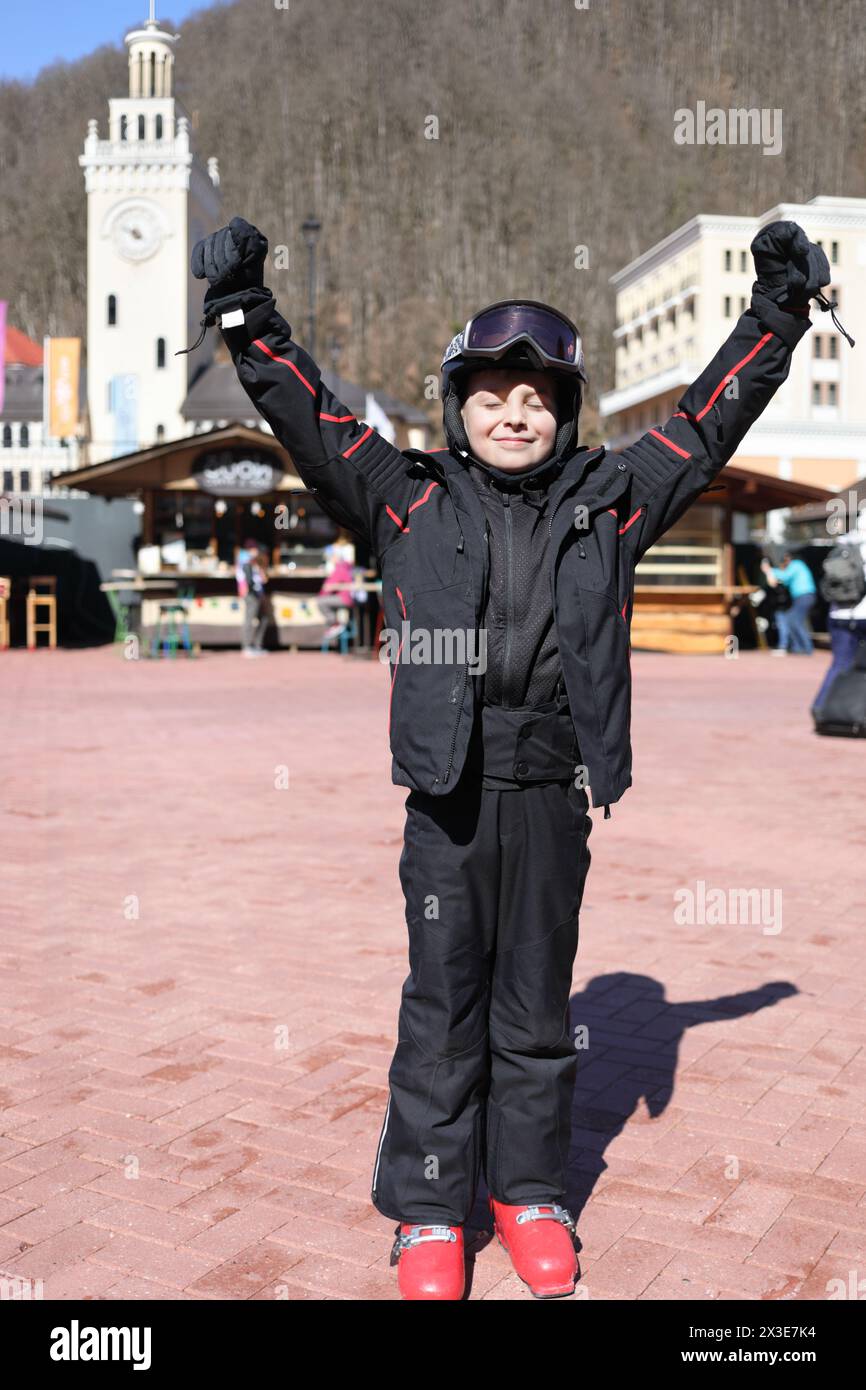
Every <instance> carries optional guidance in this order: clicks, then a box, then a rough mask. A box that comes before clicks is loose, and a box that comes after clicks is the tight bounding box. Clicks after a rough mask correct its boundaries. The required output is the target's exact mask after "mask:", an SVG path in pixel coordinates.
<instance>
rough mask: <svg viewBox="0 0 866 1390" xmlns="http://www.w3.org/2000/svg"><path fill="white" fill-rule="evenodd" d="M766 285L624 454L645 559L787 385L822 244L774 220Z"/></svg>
mask: <svg viewBox="0 0 866 1390" xmlns="http://www.w3.org/2000/svg"><path fill="white" fill-rule="evenodd" d="M752 253H753V255H754V257H755V268H756V272H757V275H758V279H757V280H756V281H755V283H754V285H753V287H752V300H751V304H750V307H749V308H748V309H747V310H746V312H745V313H744V314H742V315H741V316H740V318H739V319H738V321H737V323H736V324H735V326H734V329H733V332H732V333H731V335H730V337H729V338H728V339H727V341H726V342H725V343H723V344H722V346H721V347H720V348H719V351H718V352H717V353H716V355H715V357H714V358H713V360H712V361H711V362H710V363H709V365H708V366H707V367H705V368H704V370H703V371H702V372H701V374H700V376H699V377H698V378H697V379H696V380H695V381H694V382H692V384H691V386H690V387H689V388H688V390H687V391H686V392H685V395H684V396H683V397H682V399H681V400H680V401H679V404H678V407H677V410H676V411H675V413H674V414H673V415H672V416H671V417H670V419H669V420H667V421H666V423H665V424H663V425H659V426H657V427H656V428H654V429H650V430H648V431H647V433H646V434H644V435H643V436H642V437H641V438H640V439H639V440H637V442H636V443H635V444H632V445H630V446H629V447H628V448H627V449H624V450H623V451H622V454H621V458H622V459H623V461H624V462H625V463H626V465H627V467H628V469H629V472H630V473H631V477H632V485H631V497H630V502H631V506H632V510H633V511H635V512H637V509H640V519H639V521H638V523H637V524H636V525H635V526H633V527H632V534H631V536H630V537H629V538H628V539H629V541H630V543H631V545H632V546H633V547H634V549H635V552H636V558H637V559H640V558H641V556H642V555H643V554H644V553H645V552H646V551H647V550H648V549H649V547H650V546H651V545H653V544H655V542H656V541H657V540H658V539H659V537H660V536H662V535H664V533H665V531H667V530H668V528H669V527H671V526H672V525H673V524H674V522H675V521H677V520H678V519H679V517H680V516H682V514H683V513H684V512H685V511H686V510H687V509H688V507H690V506H691V504H692V502H694V500H695V498H696V497H698V496H699V495H700V493H701V492H703V490H704V489H705V488H706V487H708V486H709V484H710V483H711V482H712V481H713V479H714V478H715V477H716V475H717V474H718V473H719V472H720V471H721V469H722V468H723V467H724V466H725V464H726V463H727V462H728V460H729V459H730V458H731V457H732V456H733V454H735V453H736V451H737V448H738V447H739V445H740V442H741V441H742V439H743V437H744V435H745V434H746V433H747V431H748V430H749V428H750V427H751V425H752V424H754V422H755V420H757V418H758V416H759V415H760V414H761V412H762V411H763V410H764V409H765V407H766V406H767V404H768V402H769V401H770V400H771V399H772V398H773V396H774V395H775V393H776V392H777V391H778V389H779V387H780V386H781V385H782V382H783V381H784V380H785V379H786V377H787V375H788V371H789V369H790V365H791V355H792V353H793V351H794V348H795V347H796V346H797V343H798V342H799V341H800V339H801V338H802V336H803V334H804V333H805V332H806V331H807V329H808V328H810V327H811V320H810V318H809V299H810V298H811V297H814V296H817V295H818V293H819V291H820V287H821V285H826V284H828V283H829V281H830V268H829V265H828V264H827V258H826V256H825V255H824V252H823V251H822V250H821V248H820V247H818V246H814V245H812V243H811V242H809V240H808V238H807V237H806V235H805V233H804V232H803V230H802V228H801V227H798V226H797V224H796V223H795V222H775V223H772V224H771V226H770V227H767V228H765V229H764V230H763V231H762V232H760V233H759V234H758V236H757V237H755V240H754V241H753V242H752Z"/></svg>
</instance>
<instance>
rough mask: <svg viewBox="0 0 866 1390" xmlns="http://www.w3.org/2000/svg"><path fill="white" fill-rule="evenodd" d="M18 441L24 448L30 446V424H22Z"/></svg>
mask: <svg viewBox="0 0 866 1390" xmlns="http://www.w3.org/2000/svg"><path fill="white" fill-rule="evenodd" d="M18 443H19V445H20V446H21V448H22V449H29V448H30V426H29V425H22V426H21V429H20V431H19V433H18Z"/></svg>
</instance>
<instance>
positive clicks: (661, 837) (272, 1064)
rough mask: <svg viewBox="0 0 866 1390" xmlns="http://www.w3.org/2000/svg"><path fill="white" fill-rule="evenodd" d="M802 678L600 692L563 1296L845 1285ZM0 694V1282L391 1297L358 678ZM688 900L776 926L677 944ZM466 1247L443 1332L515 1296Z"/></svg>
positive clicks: (856, 1039)
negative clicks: (724, 893)
mask: <svg viewBox="0 0 866 1390" xmlns="http://www.w3.org/2000/svg"><path fill="white" fill-rule="evenodd" d="M826 659H827V658H826V657H824V656H816V657H814V658H813V659H811V660H806V659H797V658H791V659H790V660H789V661H787V662H784V663H783V662H774V661H771V660H769V659H768V658H767V657H764V656H761V655H758V654H744V655H742V656H741V657H739V658H738V659H737V660H734V661H728V660H725V659H723V658H720V657H705V658H703V657H702V658H690V659H687V658H679V659H677V658H673V657H663V656H657V655H648V654H636V655H635V657H634V659H633V665H634V687H635V717H634V737H635V746H636V750H637V753H636V759H635V778H636V786H635V787H634V788H632V789H631V790H630V791H629V792H628V793H627V794H626V797H625V799H624V800H623V801H622V802H620V803H619V804H618V805H616V806H615V807H614V808H613V813H612V818H611V820H609V821H608V822H605V821H604V820H603V818H602V813H601V812H600V811H599V812H596V813H594V815H593V820H594V830H593V836H592V841H591V848H592V854H593V861H594V862H593V867H592V870H591V872H590V875H589V880H588V886H587V893H586V899H585V903H584V911H583V915H582V919H581V943H580V949H579V952H578V960H577V966H576V971H575V980H574V1016H573V1017H574V1022H575V1023H584V1024H587V1025H588V1027H589V1036H590V1048H589V1050H588V1052H587V1053H585V1054H584V1055H582V1057H581V1066H580V1071H579V1076H578V1090H577V1094H576V1107H575V1117H574V1132H573V1144H572V1176H573V1184H574V1191H573V1193H572V1195H571V1199H570V1200H571V1204H572V1209H573V1210H574V1211H579V1213H580V1215H579V1223H578V1230H579V1235H580V1239H581V1245H582V1250H581V1265H582V1269H583V1280H582V1284H581V1285H580V1286H579V1289H578V1296H579V1297H580V1298H586V1297H590V1298H605V1299H636V1298H641V1299H668V1298H672V1299H699V1300H704V1299H717V1298H739V1299H745V1300H753V1299H786V1300H788V1299H795V1300H796V1299H813V1298H817V1299H820V1298H826V1297H827V1281H828V1280H829V1279H837V1278H841V1279H843V1280H845V1281H846V1283H847V1281H848V1280H849V1278H850V1272H851V1271H852V1270H855V1271H856V1272H857V1277H859V1278H862V1277H863V1274H864V1272H866V1270H864V1262H866V1123H864V1105H863V1098H864V1092H866V1008H864V1001H866V955H864V946H863V928H864V925H866V923H864V918H866V906H864V904H866V870H864V867H863V866H864V862H866V857H864V841H866V816H864V811H863V799H862V787H863V785H864V772H866V745H864V744H863V743H859V742H856V741H844V740H827V739H818V738H816V737H815V736H814V735H813V734H812V733H811V731H810V727H809V720H808V715H807V708H808V704H809V700H810V698H811V695H812V694H813V692H814V690H815V688H816V687H817V684H818V681H819V677H820V671H821V669H822V668H823V665H824V663H825V662H826ZM0 668H2V676H3V681H2V694H0V709H2V714H3V717H4V728H5V729H6V730H7V739H6V746H5V757H4V774H5V776H4V783H5V796H4V803H3V808H2V844H3V850H4V860H5V869H4V874H3V903H2V908H0V911H2V914H3V919H2V920H3V935H2V941H0V1106H2V1107H3V1109H2V1123H0V1270H2V1272H3V1273H4V1274H5V1275H6V1276H9V1275H11V1274H19V1275H21V1276H22V1277H27V1278H31V1279H41V1280H42V1281H43V1287H44V1294H45V1297H47V1298H58V1299H70V1298H80V1297H84V1298H95V1299H146V1298H171V1299H190V1298H196V1299H238V1298H252V1299H272V1298H278V1299H287V1300H303V1299H336V1300H346V1299H395V1298H397V1296H398V1295H397V1287H396V1277H395V1271H393V1270H392V1269H391V1268H390V1267H389V1264H388V1252H389V1249H390V1244H391V1241H392V1238H393V1223H392V1222H390V1221H387V1220H386V1219H385V1218H383V1217H381V1216H380V1215H379V1213H378V1212H376V1211H375V1210H374V1209H373V1207H372V1206H371V1204H370V1201H369V1183H370V1176H371V1172H372V1166H373V1162H374V1158H375V1149H376V1144H377V1141H378V1136H379V1130H380V1126H381V1122H382V1117H383V1114H384V1107H385V1103H386V1095H387V1071H388V1065H389V1062H390V1059H391V1053H392V1049H393V1046H394V1042H395V1031H396V1021H397V1009H398V1005H399V996H400V987H401V984H402V982H403V979H404V976H405V974H406V970H407V959H406V938H405V924H404V920H403V904H402V898H401V894H400V886H399V880H398V877H397V861H398V856H399V852H400V845H401V833H402V823H403V801H404V799H405V795H406V792H405V790H404V789H401V788H397V787H393V786H392V785H391V784H390V781H389V775H390V763H389V755H388V751H387V744H386V722H387V690H388V687H387V676H386V673H385V672H384V671H383V670H382V668H381V667H380V666H379V665H378V663H376V662H373V661H371V662H363V661H359V660H357V659H354V658H351V657H349V658H340V657H337V656H335V655H328V656H320V655H319V654H318V653H301V654H282V653H281V654H274V655H272V656H271V657H270V658H269V659H267V660H265V661H261V662H256V663H253V662H245V661H242V660H240V658H239V657H238V656H237V655H236V654H234V653H220V654H206V655H205V656H204V657H203V658H202V659H201V660H199V661H194V662H186V661H183V660H178V661H175V662H168V661H166V662H140V663H130V662H126V661H124V660H122V659H121V657H120V655H119V653H118V652H116V651H113V650H109V649H101V650H95V651H84V652H66V651H59V652H53V653H52V652H39V653H36V654H30V653H26V652H23V651H12V652H8V653H2V654H0ZM281 768H285V769H287V771H288V788H287V789H286V790H282V789H278V781H279V774H280V769H281ZM699 879H703V880H704V881H705V883H706V884H707V885H708V887H710V888H712V887H721V888H723V889H725V890H728V889H730V888H734V889H737V888H739V889H748V888H754V887H757V888H765V889H768V890H772V889H775V888H778V889H780V890H781V891H782V902H783V915H782V930H781V931H780V932H778V933H773V932H764V931H762V929H761V927H760V926H759V925H751V924H749V923H743V924H738V925H729V926H723V925H715V926H713V925H703V924H700V923H699V924H696V925H690V926H682V925H677V923H676V922H675V920H674V898H673V894H674V891H675V890H676V889H678V888H683V887H691V888H693V887H694V886H695V883H696V881H697V880H699ZM774 981H782V982H784V983H785V984H786V985H788V986H794V987H796V989H797V990H798V991H799V992H798V993H796V994H794V993H791V992H790V990H789V991H788V992H787V993H782V992H780V993H778V994H777V995H775V996H774V995H771V994H770V993H769V992H767V991H766V986H768V985H769V984H770V982H774ZM762 990H764V991H765V992H764V994H763V995H760V994H759V995H757V996H755V995H752V997H751V1000H746V1001H744V1002H741V1003H740V1004H738V1003H737V997H738V996H743V995H746V994H749V993H750V992H752V991H762ZM720 996H730V997H731V998H730V1002H729V1004H728V1006H727V1007H725V1006H717V1007H715V1008H714V1007H713V1003H712V1001H714V1000H716V999H718V998H719V997H720ZM758 1003H759V1004H761V1005H762V1007H757V1004H758ZM476 1248H477V1255H476V1259H475V1265H474V1271H473V1278H472V1285H471V1297H472V1298H473V1299H476V1298H485V1299H490V1300H502V1299H524V1300H525V1299H529V1298H530V1297H531V1295H530V1294H529V1293H528V1291H527V1290H526V1289H525V1288H524V1286H523V1285H522V1284H521V1283H520V1281H519V1280H518V1279H517V1278H516V1276H515V1275H514V1274H513V1272H512V1271H511V1269H510V1265H509V1263H508V1260H507V1257H506V1256H505V1254H504V1252H503V1251H502V1250H501V1249H500V1247H499V1245H498V1244H497V1243H496V1242H495V1241H492V1242H491V1241H490V1240H489V1239H488V1238H487V1237H484V1236H482V1237H479V1238H478V1240H477V1242H476Z"/></svg>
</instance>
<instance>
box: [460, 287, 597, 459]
mask: <svg viewBox="0 0 866 1390" xmlns="http://www.w3.org/2000/svg"><path fill="white" fill-rule="evenodd" d="M484 366H490V367H502V368H503V369H506V368H509V369H510V368H513V367H529V368H530V369H531V370H533V371H541V372H550V373H551V374H552V375H553V376H554V377H555V378H556V383H557V422H558V424H557V432H556V443H555V446H554V457H563V456H566V455H567V454H568V453H570V452H571V450H572V449H573V448H574V446H575V445H576V443H577V420H578V416H579V414H580V407H581V404H582V400H583V385H584V384H585V383H586V381H587V379H588V378H587V375H586V368H585V365H584V359H583V346H582V343H581V339H580V333H579V332H578V330H577V327H576V326H575V324H573V323H572V321H571V319H569V318H567V317H566V315H565V314H562V313H560V312H559V310H557V309H553V308H551V306H550V305H549V304H542V303H541V302H540V301H539V300H537V299H500V300H497V302H496V303H495V304H488V306H487V308H486V309H482V310H480V312H479V313H477V314H475V315H474V316H473V317H472V318H471V319H469V321H468V323H467V324H466V326H465V328H463V329H462V331H461V332H460V333H458V334H457V336H456V337H454V338H452V339H451V342H450V343H449V344H448V347H447V348H446V349H445V353H444V356H443V358H442V369H441V370H442V374H441V391H442V416H443V424H444V427H445V438H446V439H447V441H448V444H449V446H450V447H451V448H456V449H459V450H460V451H461V452H462V453H465V454H468V453H469V452H470V450H469V440H468V439H467V437H466V429H465V426H464V424H463V416H462V414H461V409H460V407H461V405H462V390H463V387H464V385H465V379H466V377H467V376H468V374H469V373H470V372H472V371H478V370H479V369H480V368H482V367H484Z"/></svg>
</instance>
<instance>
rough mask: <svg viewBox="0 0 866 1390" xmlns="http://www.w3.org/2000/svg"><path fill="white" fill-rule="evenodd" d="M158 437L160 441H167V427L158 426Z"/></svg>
mask: <svg viewBox="0 0 866 1390" xmlns="http://www.w3.org/2000/svg"><path fill="white" fill-rule="evenodd" d="M156 437H157V439H159V440H162V439H165V425H157V427H156Z"/></svg>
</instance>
